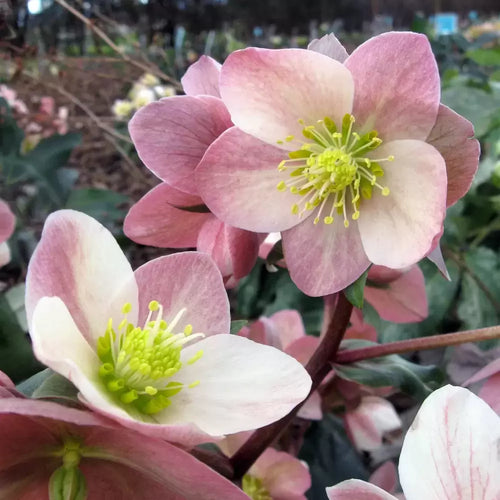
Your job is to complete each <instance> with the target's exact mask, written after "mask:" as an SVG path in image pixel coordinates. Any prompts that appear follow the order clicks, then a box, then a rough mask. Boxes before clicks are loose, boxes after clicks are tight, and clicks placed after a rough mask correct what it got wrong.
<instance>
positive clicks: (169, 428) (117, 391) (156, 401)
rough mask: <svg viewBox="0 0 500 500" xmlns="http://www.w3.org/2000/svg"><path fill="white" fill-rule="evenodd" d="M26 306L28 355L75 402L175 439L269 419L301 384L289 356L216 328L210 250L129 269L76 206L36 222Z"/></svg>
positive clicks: (218, 308) (218, 294)
mask: <svg viewBox="0 0 500 500" xmlns="http://www.w3.org/2000/svg"><path fill="white" fill-rule="evenodd" d="M26 308H27V315H28V321H29V326H30V335H31V338H32V341H33V349H34V352H35V355H36V357H37V358H38V359H39V360H40V361H41V362H42V363H44V364H46V365H47V366H49V367H50V368H52V369H53V370H54V371H56V372H58V373H60V374H61V375H63V376H65V377H66V378H68V379H69V380H71V382H73V384H74V385H75V386H76V387H77V388H78V389H79V391H80V397H81V399H82V400H83V402H84V403H85V404H87V405H88V406H90V407H91V408H93V409H95V410H96V411H99V412H101V413H104V414H105V415H107V416H108V417H110V418H113V419H115V420H117V421H119V422H120V423H122V424H123V425H125V426H129V427H132V428H135V429H137V430H139V431H140V432H143V433H145V434H151V435H155V436H158V437H162V438H165V439H167V440H169V441H174V442H177V443H181V444H184V445H186V446H188V445H192V444H196V443H200V442H203V441H209V440H213V439H214V438H215V437H219V436H221V435H223V434H226V433H234V432H239V431H243V430H248V429H255V428H257V427H260V426H263V425H266V424H268V423H270V422H272V421H274V420H277V419H278V418H280V417H282V416H283V415H286V414H287V413H288V412H289V411H290V410H291V409H292V408H293V407H294V406H296V405H297V404H298V403H299V402H300V401H302V400H303V399H304V398H305V397H306V396H307V394H308V392H309V389H310V385H311V379H310V377H309V375H308V374H307V373H306V371H305V370H304V369H303V367H302V366H301V365H300V363H298V362H297V361H295V360H294V359H293V358H291V357H290V356H287V355H285V354H283V353H282V352H280V351H279V350H277V349H273V348H270V347H267V346H262V345H260V344H257V343H255V342H251V341H249V340H247V339H243V338H241V337H238V336H236V335H229V334H227V333H228V332H229V324H230V317H229V303H228V299H227V295H226V292H225V289H224V286H223V283H222V279H221V275H220V273H219V271H218V269H217V268H216V266H215V265H214V263H213V261H212V260H211V259H210V257H208V256H207V255H205V254H202V253H197V252H186V253H180V254H174V255H169V256H166V257H161V258H158V259H155V260H153V261H151V262H148V263H147V264H145V265H143V266H141V267H140V268H138V269H137V270H136V271H135V272H133V271H132V269H131V267H130V264H129V263H128V262H127V259H126V258H125V256H124V255H123V253H122V251H121V249H120V247H119V246H118V244H117V242H116V241H115V240H114V238H113V236H112V235H111V233H110V232H109V231H107V230H106V228H104V227H103V226H102V225H101V224H99V223H98V222H97V221H95V220H94V219H92V218H91V217H89V216H87V215H84V214H82V213H79V212H75V211H71V210H62V211H59V212H56V213H54V214H52V215H51V216H49V218H48V219H47V222H46V223H45V227H44V230H43V233H42V238H41V241H40V243H39V245H38V247H37V248H36V250H35V252H34V254H33V257H32V260H31V262H30V265H29V268H28V275H27V291H26Z"/></svg>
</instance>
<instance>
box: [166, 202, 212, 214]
mask: <svg viewBox="0 0 500 500" xmlns="http://www.w3.org/2000/svg"><path fill="white" fill-rule="evenodd" d="M173 207H174V208H178V209H179V210H184V211H185V212H194V213H196V214H209V213H210V209H209V208H208V207H207V206H206V205H204V204H201V205H192V206H190V207H178V206H177V205H173Z"/></svg>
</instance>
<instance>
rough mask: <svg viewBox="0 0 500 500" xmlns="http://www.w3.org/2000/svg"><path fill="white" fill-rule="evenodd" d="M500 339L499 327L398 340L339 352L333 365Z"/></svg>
mask: <svg viewBox="0 0 500 500" xmlns="http://www.w3.org/2000/svg"><path fill="white" fill-rule="evenodd" d="M498 338H500V325H497V326H490V327H488V328H480V329H478V330H465V331H463V332H455V333H445V334H442V335H433V336H431V337H420V338H416V339H409V340H399V341H397V342H390V343H388V344H382V345H374V346H370V347H363V348H361V349H351V350H345V351H340V352H339V353H338V354H337V355H336V356H335V357H334V358H332V359H334V360H335V363H339V364H340V363H341V364H347V363H354V362H355V361H362V360H364V359H371V358H379V357H380V356H388V355H389V354H401V353H404V352H411V351H423V350H425V349H435V348H437V347H446V346H450V345H458V344H465V343H467V342H480V341H481V340H492V339H498Z"/></svg>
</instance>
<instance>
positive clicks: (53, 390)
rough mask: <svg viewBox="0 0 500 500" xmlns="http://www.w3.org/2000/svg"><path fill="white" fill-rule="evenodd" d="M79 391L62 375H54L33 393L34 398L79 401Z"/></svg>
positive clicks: (46, 379)
mask: <svg viewBox="0 0 500 500" xmlns="http://www.w3.org/2000/svg"><path fill="white" fill-rule="evenodd" d="M77 394H78V389H77V388H76V387H75V386H74V385H73V384H72V383H71V382H70V381H69V380H68V379H67V378H64V377H63V376H62V375H59V374H58V373H52V374H51V375H50V376H49V377H47V378H45V379H44V380H43V381H42V383H41V384H40V385H39V386H38V387H37V388H36V389H35V390H34V391H33V393H32V395H31V397H33V398H37V399H40V398H62V399H70V400H72V401H78V397H77Z"/></svg>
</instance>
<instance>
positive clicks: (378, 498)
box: [326, 479, 427, 500]
mask: <svg viewBox="0 0 500 500" xmlns="http://www.w3.org/2000/svg"><path fill="white" fill-rule="evenodd" d="M326 495H327V496H328V499H329V500H395V498H396V497H394V496H392V495H390V494H389V493H387V492H386V491H384V490H382V489H380V488H379V487H378V486H375V485H373V484H370V483H365V482H364V481H361V480H359V479H349V480H347V481H343V482H342V483H339V484H337V485H336V486H331V487H330V488H327V489H326ZM426 500H427V499H426Z"/></svg>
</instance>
